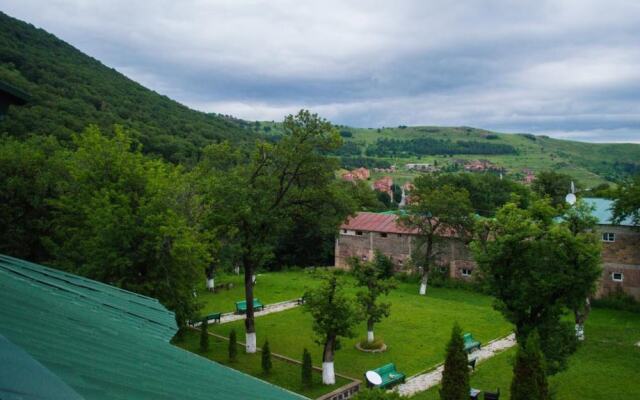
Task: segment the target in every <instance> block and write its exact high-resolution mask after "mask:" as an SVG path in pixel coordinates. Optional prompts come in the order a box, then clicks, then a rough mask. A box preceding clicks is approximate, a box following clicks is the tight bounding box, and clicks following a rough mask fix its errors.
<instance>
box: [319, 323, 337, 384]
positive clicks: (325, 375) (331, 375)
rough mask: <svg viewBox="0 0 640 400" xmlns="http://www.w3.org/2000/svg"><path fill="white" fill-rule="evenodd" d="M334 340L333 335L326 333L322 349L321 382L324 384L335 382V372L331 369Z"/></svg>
mask: <svg viewBox="0 0 640 400" xmlns="http://www.w3.org/2000/svg"><path fill="white" fill-rule="evenodd" d="M335 341H336V338H335V336H333V335H328V336H327V340H326V341H325V342H324V351H323V353H322V383H323V384H325V385H333V384H335V383H336V374H335V371H334V369H333V353H334V350H335Z"/></svg>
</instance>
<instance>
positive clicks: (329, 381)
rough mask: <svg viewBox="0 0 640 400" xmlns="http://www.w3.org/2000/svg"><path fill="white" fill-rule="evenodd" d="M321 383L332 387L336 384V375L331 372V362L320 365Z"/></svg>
mask: <svg viewBox="0 0 640 400" xmlns="http://www.w3.org/2000/svg"><path fill="white" fill-rule="evenodd" d="M322 383H324V384H325V385H333V384H335V383H336V374H335V372H334V371H333V361H332V362H323V363H322Z"/></svg>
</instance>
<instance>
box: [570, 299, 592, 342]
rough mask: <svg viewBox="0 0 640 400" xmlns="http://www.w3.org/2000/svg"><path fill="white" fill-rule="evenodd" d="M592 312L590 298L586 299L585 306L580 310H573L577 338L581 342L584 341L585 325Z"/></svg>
mask: <svg viewBox="0 0 640 400" xmlns="http://www.w3.org/2000/svg"><path fill="white" fill-rule="evenodd" d="M590 311H591V302H590V301H589V298H587V299H585V302H584V305H583V306H582V307H580V308H576V309H575V310H573V314H574V316H575V321H576V338H577V339H578V340H580V341H583V340H584V338H585V336H584V323H585V321H586V320H587V317H588V316H589V312H590Z"/></svg>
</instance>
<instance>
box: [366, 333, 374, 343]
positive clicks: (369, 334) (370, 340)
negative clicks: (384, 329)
mask: <svg viewBox="0 0 640 400" xmlns="http://www.w3.org/2000/svg"><path fill="white" fill-rule="evenodd" d="M373 340H374V336H373V331H367V342H369V343H373Z"/></svg>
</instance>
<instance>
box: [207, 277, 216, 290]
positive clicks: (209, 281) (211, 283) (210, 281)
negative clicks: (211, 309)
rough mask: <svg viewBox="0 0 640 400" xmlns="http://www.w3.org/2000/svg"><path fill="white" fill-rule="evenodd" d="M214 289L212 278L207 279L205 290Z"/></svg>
mask: <svg viewBox="0 0 640 400" xmlns="http://www.w3.org/2000/svg"><path fill="white" fill-rule="evenodd" d="M214 287H215V281H214V279H213V278H210V279H207V290H209V291H211V290H213V288H214Z"/></svg>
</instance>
